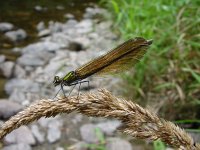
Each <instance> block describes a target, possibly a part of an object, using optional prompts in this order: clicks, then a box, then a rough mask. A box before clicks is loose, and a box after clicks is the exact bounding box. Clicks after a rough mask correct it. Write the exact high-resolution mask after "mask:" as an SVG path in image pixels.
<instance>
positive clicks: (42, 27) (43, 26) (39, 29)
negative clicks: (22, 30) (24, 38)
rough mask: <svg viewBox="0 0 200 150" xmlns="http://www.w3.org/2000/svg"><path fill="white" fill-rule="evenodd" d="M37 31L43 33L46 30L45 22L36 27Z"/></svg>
mask: <svg viewBox="0 0 200 150" xmlns="http://www.w3.org/2000/svg"><path fill="white" fill-rule="evenodd" d="M36 29H37V31H42V30H44V29H45V24H44V22H43V21H41V22H39V23H38V24H37V26H36Z"/></svg>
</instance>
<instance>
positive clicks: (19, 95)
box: [9, 89, 26, 104]
mask: <svg viewBox="0 0 200 150" xmlns="http://www.w3.org/2000/svg"><path fill="white" fill-rule="evenodd" d="M9 101H13V102H17V103H19V104H22V103H23V102H24V101H26V95H25V93H24V92H23V91H21V90H20V89H14V91H13V92H12V93H11V94H10V97H9Z"/></svg>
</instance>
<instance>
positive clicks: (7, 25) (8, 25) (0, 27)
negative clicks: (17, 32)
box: [0, 22, 14, 32]
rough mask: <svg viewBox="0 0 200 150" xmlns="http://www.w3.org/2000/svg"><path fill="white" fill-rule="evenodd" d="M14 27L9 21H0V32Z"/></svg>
mask: <svg viewBox="0 0 200 150" xmlns="http://www.w3.org/2000/svg"><path fill="white" fill-rule="evenodd" d="M13 28H14V25H13V24H11V23H9V22H1V23H0V31H1V32H7V31H10V30H12V29H13Z"/></svg>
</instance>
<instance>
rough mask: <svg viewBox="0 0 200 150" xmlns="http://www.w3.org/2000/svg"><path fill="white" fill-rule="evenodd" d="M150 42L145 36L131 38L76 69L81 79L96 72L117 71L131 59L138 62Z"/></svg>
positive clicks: (124, 66)
mask: <svg viewBox="0 0 200 150" xmlns="http://www.w3.org/2000/svg"><path fill="white" fill-rule="evenodd" d="M150 44H151V42H150V41H146V40H145V39H144V38H140V37H137V38H135V39H130V40H128V41H126V42H124V43H123V44H121V45H119V46H118V47H117V48H115V49H113V50H111V51H109V52H108V53H106V54H104V55H102V56H99V57H97V58H96V59H94V60H92V61H90V62H88V63H86V64H85V65H83V66H82V67H80V68H78V69H76V70H75V72H76V75H77V77H78V78H79V79H84V78H86V77H88V76H90V75H92V74H95V73H99V74H103V72H106V73H107V74H108V73H111V72H116V71H117V70H120V68H126V65H128V64H130V62H129V61H130V60H131V62H132V63H136V62H137V61H136V60H137V59H140V57H142V56H143V54H144V53H145V47H146V48H147V47H148V46H149V45H150ZM133 58H134V59H133ZM115 64H117V65H115ZM113 70H115V71H113Z"/></svg>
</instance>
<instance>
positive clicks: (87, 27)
mask: <svg viewBox="0 0 200 150" xmlns="http://www.w3.org/2000/svg"><path fill="white" fill-rule="evenodd" d="M75 27H76V31H77V33H78V34H86V33H89V32H91V31H92V29H93V22H92V20H91V19H85V20H82V21H81V22H79V23H78V24H77V25H76V26H75Z"/></svg>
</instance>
